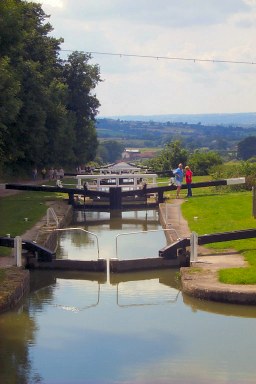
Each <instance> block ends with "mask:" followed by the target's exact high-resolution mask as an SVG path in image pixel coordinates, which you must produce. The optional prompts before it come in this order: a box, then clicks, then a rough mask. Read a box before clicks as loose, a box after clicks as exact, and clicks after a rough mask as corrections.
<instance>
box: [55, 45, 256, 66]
mask: <svg viewBox="0 0 256 384" xmlns="http://www.w3.org/2000/svg"><path fill="white" fill-rule="evenodd" d="M61 51H62V52H74V51H73V50H71V49H61ZM79 52H83V53H88V54H92V55H106V56H119V57H120V58H122V57H138V58H142V59H156V60H173V61H175V60H177V61H192V62H194V63H196V62H198V63H200V62H205V63H225V64H246V65H255V64H256V62H254V61H239V60H218V59H198V58H190V57H169V56H153V55H136V54H128V53H112V52H97V51H79Z"/></svg>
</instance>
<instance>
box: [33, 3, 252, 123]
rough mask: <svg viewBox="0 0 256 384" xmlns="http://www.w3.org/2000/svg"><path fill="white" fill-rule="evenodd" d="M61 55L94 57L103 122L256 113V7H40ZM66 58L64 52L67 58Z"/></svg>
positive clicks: (218, 4) (244, 4)
mask: <svg viewBox="0 0 256 384" xmlns="http://www.w3.org/2000/svg"><path fill="white" fill-rule="evenodd" d="M38 2H40V3H41V4H42V7H43V9H44V11H45V12H46V14H48V15H50V16H51V17H50V19H49V21H50V23H51V24H52V26H53V28H54V31H53V35H54V36H56V37H63V38H64V43H63V44H62V49H63V50H71V51H72V50H78V51H86V52H109V53H114V54H119V53H123V54H124V55H113V56H112V55H100V54H92V56H93V59H92V61H91V63H92V64H94V63H97V64H98V65H99V66H100V72H101V77H102V79H103V80H104V81H103V82H102V83H101V84H100V85H99V86H98V87H97V88H96V95H97V97H98V99H99V101H100V103H101V107H100V111H99V112H100V114H99V115H100V116H122V115H138V114H142V115H156V114H181V113H182V114H184V113H189V114H197V113H238V112H255V111H256V64H255V65H254V64H231V63H218V62H216V61H215V62H213V61H209V62H208V61H205V62H204V61H198V60H195V62H194V61H193V60H192V61H187V60H167V59H157V58H142V57H127V56H125V54H127V55H139V56H153V57H157V56H160V57H169V58H189V59H190V58H193V59H199V60H217V61H218V60H225V61H243V62H250V63H253V62H254V63H256V51H255V36H256V0H158V1H155V0H136V1H135V0H75V1H74V0H41V1H38ZM62 54H63V55H64V54H65V53H64V52H63V53H62Z"/></svg>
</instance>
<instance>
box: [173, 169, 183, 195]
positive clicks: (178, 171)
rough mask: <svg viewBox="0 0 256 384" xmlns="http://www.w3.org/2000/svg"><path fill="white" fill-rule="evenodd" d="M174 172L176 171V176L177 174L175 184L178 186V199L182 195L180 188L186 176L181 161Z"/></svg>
mask: <svg viewBox="0 0 256 384" xmlns="http://www.w3.org/2000/svg"><path fill="white" fill-rule="evenodd" d="M173 173H174V176H175V184H176V186H177V190H176V199H179V197H180V190H181V186H182V182H183V177H184V173H183V165H182V164H181V163H180V164H179V165H178V168H177V169H175V170H174V171H173Z"/></svg>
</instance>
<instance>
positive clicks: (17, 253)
mask: <svg viewBox="0 0 256 384" xmlns="http://www.w3.org/2000/svg"><path fill="white" fill-rule="evenodd" d="M14 252H15V253H14V257H15V263H16V265H17V267H22V259H21V252H22V239H21V237H20V236H16V237H15V238H14Z"/></svg>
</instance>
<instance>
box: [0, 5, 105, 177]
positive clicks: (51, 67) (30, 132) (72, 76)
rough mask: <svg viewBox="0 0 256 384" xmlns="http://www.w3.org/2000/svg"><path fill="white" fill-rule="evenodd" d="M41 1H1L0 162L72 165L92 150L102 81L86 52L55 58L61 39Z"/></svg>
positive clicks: (27, 166)
mask: <svg viewBox="0 0 256 384" xmlns="http://www.w3.org/2000/svg"><path fill="white" fill-rule="evenodd" d="M47 19H48V16H47V15H46V14H45V13H44V11H43V9H42V8H41V5H40V4H37V3H33V2H26V1H22V0H6V1H3V2H0V52H1V55H0V165H1V166H2V167H5V168H10V169H13V170H15V169H16V170H18V169H19V168H24V169H30V168H31V167H32V166H35V165H36V166H39V167H40V166H45V165H49V166H54V165H56V166H58V165H62V166H68V165H70V166H73V165H75V164H77V163H84V162H86V161H88V160H92V159H93V158H94V157H95V155H96V149H97V144H98V143H97V135H96V128H95V124H94V120H95V116H96V114H97V112H98V107H99V105H100V104H99V101H98V100H97V98H96V96H95V95H94V94H92V90H93V89H94V88H95V87H96V85H97V83H98V82H99V81H101V79H100V73H99V68H98V66H96V65H90V64H89V60H90V58H91V57H90V56H89V55H83V54H79V53H73V54H72V55H70V56H69V57H68V60H67V61H63V60H61V59H60V58H59V51H60V44H61V43H62V42H63V39H62V38H60V39H56V38H53V37H52V36H49V34H50V32H51V31H52V29H53V28H52V26H51V25H50V23H49V22H48V21H47Z"/></svg>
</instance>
